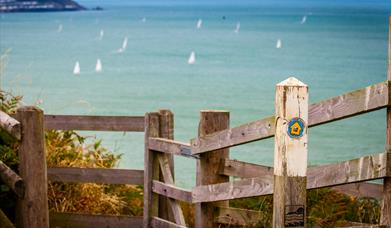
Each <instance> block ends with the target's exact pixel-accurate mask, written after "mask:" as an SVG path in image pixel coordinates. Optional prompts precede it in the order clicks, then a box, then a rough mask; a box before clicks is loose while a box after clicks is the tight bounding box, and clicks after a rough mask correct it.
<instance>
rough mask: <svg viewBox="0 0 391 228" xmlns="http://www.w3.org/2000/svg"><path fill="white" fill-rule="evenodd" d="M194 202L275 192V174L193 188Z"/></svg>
mask: <svg viewBox="0 0 391 228" xmlns="http://www.w3.org/2000/svg"><path fill="white" fill-rule="evenodd" d="M192 193H193V194H192V198H193V203H200V202H214V201H221V200H230V199H239V198H246V197H253V196H262V195H270V194H272V193H273V176H264V177H255V178H247V179H242V180H237V181H232V182H225V183H220V184H210V185H200V186H196V187H194V188H193V191H192Z"/></svg>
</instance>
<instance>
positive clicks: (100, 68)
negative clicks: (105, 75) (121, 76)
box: [95, 59, 103, 73]
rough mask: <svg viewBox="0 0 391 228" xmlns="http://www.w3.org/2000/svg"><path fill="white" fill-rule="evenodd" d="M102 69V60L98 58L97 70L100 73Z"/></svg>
mask: <svg viewBox="0 0 391 228" xmlns="http://www.w3.org/2000/svg"><path fill="white" fill-rule="evenodd" d="M102 70H103V69H102V62H101V61H100V59H98V60H96V66H95V72H97V73H100V72H102Z"/></svg>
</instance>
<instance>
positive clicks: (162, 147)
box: [149, 138, 195, 158]
mask: <svg viewBox="0 0 391 228" xmlns="http://www.w3.org/2000/svg"><path fill="white" fill-rule="evenodd" d="M149 149H151V150H155V151H159V152H163V153H166V154H171V155H181V156H185V157H191V158H195V156H194V155H192V154H191V147H190V144H188V143H183V142H178V141H174V140H170V139H164V138H149Z"/></svg>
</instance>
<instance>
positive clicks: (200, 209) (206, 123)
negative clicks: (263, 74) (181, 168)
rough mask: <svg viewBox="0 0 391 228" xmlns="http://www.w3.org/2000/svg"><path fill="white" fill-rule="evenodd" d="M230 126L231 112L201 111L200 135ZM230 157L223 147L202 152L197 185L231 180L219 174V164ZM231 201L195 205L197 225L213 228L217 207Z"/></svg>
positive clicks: (198, 164)
mask: <svg viewBox="0 0 391 228" xmlns="http://www.w3.org/2000/svg"><path fill="white" fill-rule="evenodd" d="M228 128H229V112H226V111H212V110H205V111H201V112H200V122H199V126H198V136H201V137H202V136H204V135H208V134H211V133H214V132H217V131H221V130H224V129H228ZM228 157H229V149H221V150H216V151H210V152H208V153H203V154H200V158H199V159H198V160H197V173H196V185H197V186H198V185H205V184H217V183H224V182H227V181H229V177H228V176H225V175H220V174H219V164H220V161H221V160H222V159H227V158H228ZM228 206H229V202H228V201H225V202H215V203H199V204H196V205H195V227H196V228H212V227H215V224H214V209H215V207H228Z"/></svg>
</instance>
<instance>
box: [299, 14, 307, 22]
mask: <svg viewBox="0 0 391 228" xmlns="http://www.w3.org/2000/svg"><path fill="white" fill-rule="evenodd" d="M306 21H307V16H303V18H302V19H301V22H300V24H304V23H305V22H306Z"/></svg>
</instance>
